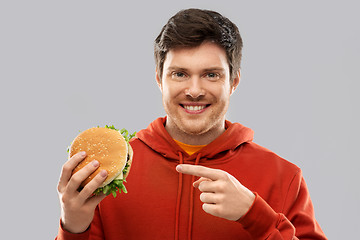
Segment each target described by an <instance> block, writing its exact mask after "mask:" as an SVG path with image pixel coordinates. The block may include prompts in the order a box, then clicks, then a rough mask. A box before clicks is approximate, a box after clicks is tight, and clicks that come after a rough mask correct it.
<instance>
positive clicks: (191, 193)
mask: <svg viewBox="0 0 360 240" xmlns="http://www.w3.org/2000/svg"><path fill="white" fill-rule="evenodd" d="M179 158H180V161H179V162H180V164H183V163H184V157H183V155H182V153H181V152H179ZM200 158H201V153H199V154H198V155H197V156H196V160H195V164H194V165H199V162H200ZM182 177H183V174H182V173H179V185H178V193H177V200H176V214H175V217H176V219H175V240H178V239H179V224H180V205H181V195H182ZM194 181H195V176H192V178H191V183H193V182H194ZM193 215H194V187H193V186H192V184H191V185H190V209H189V225H188V240H191V235H192V223H193Z"/></svg>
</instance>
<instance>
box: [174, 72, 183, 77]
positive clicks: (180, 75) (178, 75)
mask: <svg viewBox="0 0 360 240" xmlns="http://www.w3.org/2000/svg"><path fill="white" fill-rule="evenodd" d="M175 75H176V76H177V77H185V74H184V73H182V72H177V73H175Z"/></svg>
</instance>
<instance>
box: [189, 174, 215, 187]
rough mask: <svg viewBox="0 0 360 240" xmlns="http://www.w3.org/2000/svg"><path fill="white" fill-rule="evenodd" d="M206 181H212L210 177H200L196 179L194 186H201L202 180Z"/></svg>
mask: <svg viewBox="0 0 360 240" xmlns="http://www.w3.org/2000/svg"><path fill="white" fill-rule="evenodd" d="M204 181H211V180H210V179H208V178H205V177H201V178H199V179H198V180H196V181H195V182H194V183H193V186H194V187H195V188H199V185H200V183H201V182H204Z"/></svg>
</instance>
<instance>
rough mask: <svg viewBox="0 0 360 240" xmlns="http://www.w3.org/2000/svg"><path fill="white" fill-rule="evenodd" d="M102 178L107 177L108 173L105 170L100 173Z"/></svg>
mask: <svg viewBox="0 0 360 240" xmlns="http://www.w3.org/2000/svg"><path fill="white" fill-rule="evenodd" d="M100 176H102V177H106V176H107V171H106V170H105V169H103V170H101V171H100Z"/></svg>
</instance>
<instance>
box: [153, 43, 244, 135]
mask: <svg viewBox="0 0 360 240" xmlns="http://www.w3.org/2000/svg"><path fill="white" fill-rule="evenodd" d="M163 69H164V70H163V75H162V78H161V81H160V78H159V76H158V75H157V76H156V79H157V81H158V84H159V87H160V89H161V92H162V99H163V105H164V108H165V111H166V113H167V123H166V127H167V128H173V129H171V130H176V131H180V132H182V133H186V134H187V135H200V134H204V133H209V131H215V130H219V129H224V123H225V113H226V111H227V109H228V105H229V99H230V95H231V93H232V92H233V90H234V89H235V87H236V86H237V85H238V83H239V75H238V76H237V77H236V78H235V80H234V81H233V83H232V84H231V85H230V79H229V78H230V77H229V64H228V61H227V58H226V52H225V50H224V49H222V48H221V47H220V46H218V45H216V44H214V43H211V42H204V43H203V44H201V45H200V46H199V47H195V48H177V49H173V50H171V51H169V52H168V53H167V55H166V59H165V62H164V67H163ZM174 128H175V129H174ZM168 130H169V129H168Z"/></svg>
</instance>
